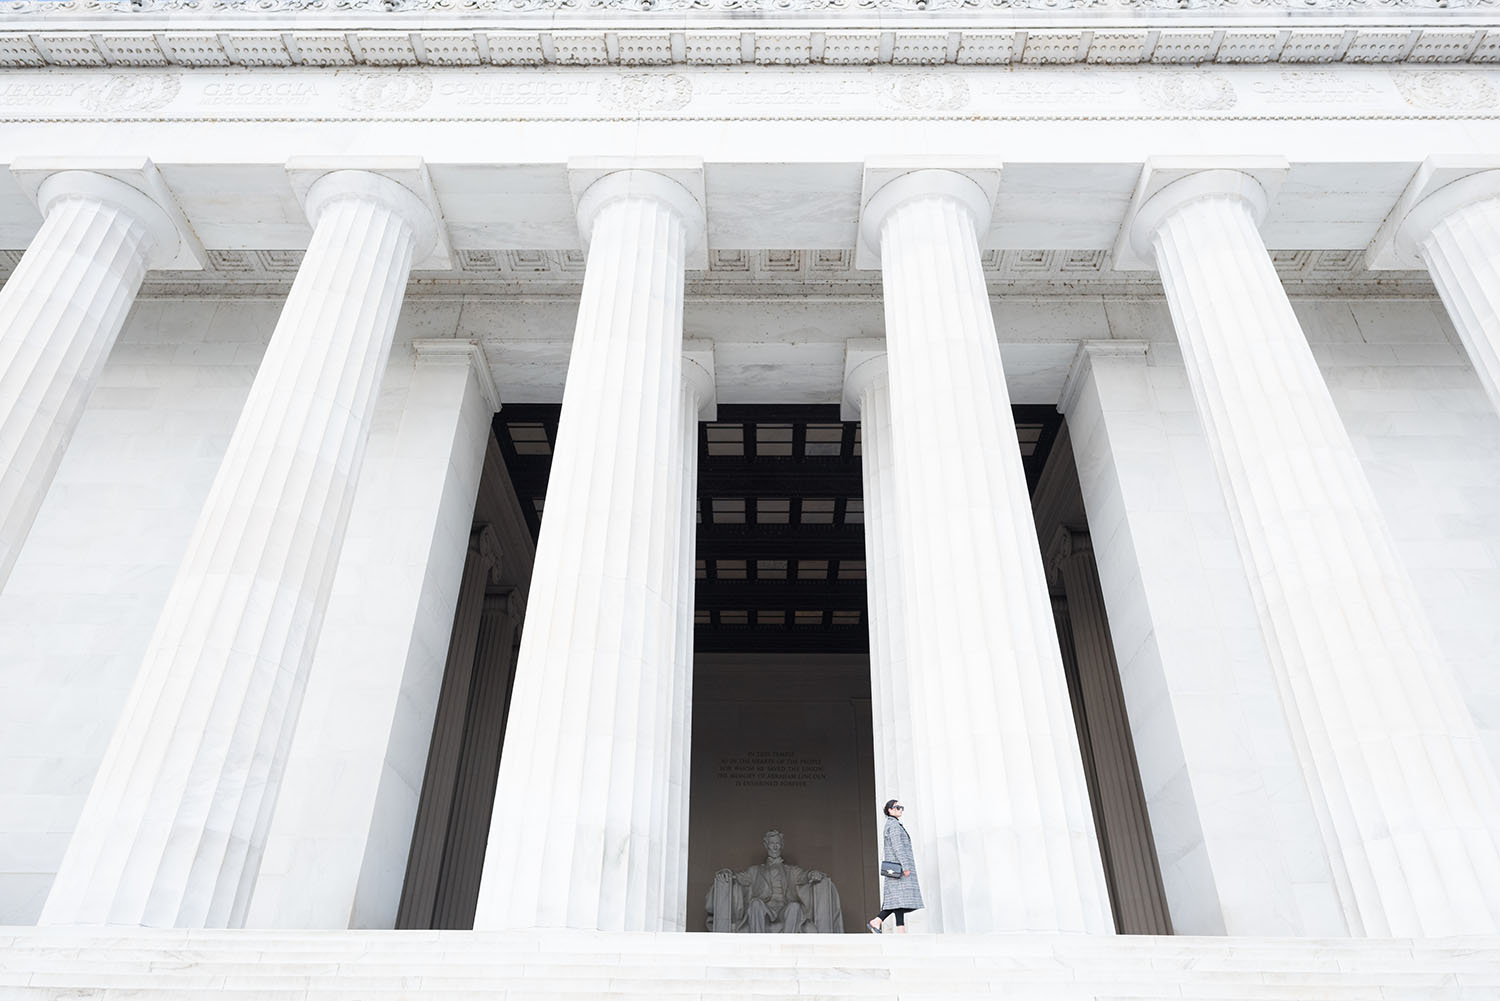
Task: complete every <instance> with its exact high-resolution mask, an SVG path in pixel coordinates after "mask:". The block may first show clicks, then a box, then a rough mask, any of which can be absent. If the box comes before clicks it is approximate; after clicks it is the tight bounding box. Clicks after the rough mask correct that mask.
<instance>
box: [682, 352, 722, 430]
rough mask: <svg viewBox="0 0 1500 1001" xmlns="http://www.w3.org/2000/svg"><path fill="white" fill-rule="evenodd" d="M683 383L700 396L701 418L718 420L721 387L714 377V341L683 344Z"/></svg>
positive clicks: (699, 413) (699, 411)
mask: <svg viewBox="0 0 1500 1001" xmlns="http://www.w3.org/2000/svg"><path fill="white" fill-rule="evenodd" d="M682 381H683V382H684V383H686V384H688V385H690V386H692V387H693V390H694V391H695V392H696V393H697V394H698V416H699V418H701V419H702V420H708V421H711V420H717V419H718V416H719V385H718V381H717V380H716V378H715V375H714V342H713V341H700V340H689V341H683V342H682Z"/></svg>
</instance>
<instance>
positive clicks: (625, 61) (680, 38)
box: [0, 0, 1500, 70]
mask: <svg viewBox="0 0 1500 1001" xmlns="http://www.w3.org/2000/svg"><path fill="white" fill-rule="evenodd" d="M90 2H94V3H97V0H90ZM164 2H165V0H146V8H145V9H147V10H155V9H158V8H153V7H152V6H151V4H152V3H155V4H157V5H160V4H162V3H164ZM295 2H299V0H262V6H263V7H270V8H271V13H272V14H275V12H276V10H277V7H276V5H278V4H284V3H285V4H290V3H295ZM344 2H345V3H347V4H348V7H347V8H341V9H346V10H352V11H357V12H359V11H364V12H368V11H369V8H368V7H366V6H363V0H344ZM397 2H400V0H397ZM439 2H440V0H439ZM486 2H488V0H486ZM514 2H515V3H516V4H518V5H519V6H520V8H521V9H520V10H519V11H518V12H516V13H515V15H514V16H511V13H510V12H509V10H507V16H506V17H505V18H504V22H505V23H506V24H507V25H510V27H506V28H504V29H500V28H487V27H475V26H474V24H473V21H474V20H475V19H473V18H470V19H465V18H462V17H455V18H446V17H434V16H429V17H424V18H423V19H422V21H423V26H422V27H415V26H414V25H412V24H410V23H405V24H403V23H401V22H400V21H392V22H390V23H385V22H381V21H379V19H377V18H372V17H371V16H369V15H368V13H366V14H365V16H363V17H362V18H361V19H360V21H361V23H359V24H349V23H343V24H341V23H338V22H337V21H324V22H314V21H308V20H306V19H304V18H302V17H300V16H299V15H297V14H295V13H282V14H281V15H280V16H269V15H266V16H260V8H257V16H255V17H251V16H248V15H241V16H235V15H231V14H228V13H225V14H222V15H216V16H214V17H213V18H212V19H210V18H209V17H208V16H207V15H206V14H205V13H203V11H204V8H198V7H184V8H182V10H183V11H184V13H182V14H181V15H179V16H173V17H171V18H166V17H162V16H155V17H153V16H152V15H150V14H122V13H119V12H117V11H116V10H115V8H114V7H104V6H103V5H99V7H98V9H97V10H95V11H94V13H96V14H99V15H101V16H100V17H96V18H94V19H93V20H92V21H91V22H90V23H89V24H88V26H87V27H86V28H85V27H82V26H80V25H79V23H78V22H79V21H80V20H81V19H80V18H74V19H73V20H71V21H70V20H68V19H66V18H61V17H59V16H58V15H56V14H54V13H53V12H52V11H51V10H50V8H53V7H68V6H70V5H69V4H68V3H57V4H53V3H48V4H38V3H34V2H33V0H10V2H8V3H0V28H6V29H11V30H0V68H4V67H8V68H26V67H30V68H35V67H69V68H72V67H80V68H98V67H162V66H182V67H228V66H234V67H242V68H245V69H255V70H266V69H277V68H286V67H339V66H369V67H377V66H378V67H391V66H394V67H399V66H484V65H494V66H549V65H550V66H666V65H692V66H724V65H763V66H800V65H810V66H812V65H826V66H863V65H870V66H874V65H881V64H890V65H897V66H936V65H943V64H957V65H969V66H1003V65H1010V64H1019V65H1069V64H1090V65H1114V66H1121V65H1164V66H1181V65H1196V64H1208V63H1217V64H1256V63H1261V64H1265V63H1272V64H1287V65H1308V64H1319V63H1322V64H1328V63H1349V64H1390V63H1414V64H1423V65H1431V64H1457V63H1497V62H1500V0H1466V2H1467V4H1468V5H1467V6H1465V5H1463V4H1460V3H1454V4H1453V5H1452V6H1451V7H1450V8H1448V9H1443V10H1440V9H1438V8H1437V7H1436V6H1435V4H1429V3H1427V0H1385V2H1381V3H1373V2H1366V0H1349V2H1350V6H1349V7H1348V8H1347V9H1348V10H1351V11H1353V10H1357V11H1360V12H1363V13H1365V14H1373V13H1384V14H1385V15H1386V17H1385V19H1384V21H1383V22H1381V21H1377V20H1376V19H1374V18H1371V17H1368V16H1364V17H1354V16H1342V17H1340V18H1338V19H1337V21H1336V22H1329V23H1317V22H1316V21H1314V22H1309V21H1304V20H1301V19H1297V18H1294V17H1293V15H1291V14H1287V15H1285V16H1284V17H1282V18H1281V19H1280V20H1279V21H1278V20H1276V19H1272V20H1270V21H1269V22H1268V23H1263V24H1257V25H1250V24H1245V23H1238V22H1235V21H1234V19H1233V18H1229V17H1218V18H1214V19H1209V20H1208V21H1205V22H1203V23H1200V24H1196V25H1195V24H1193V23H1192V21H1191V20H1190V19H1186V18H1181V19H1179V18H1174V19H1172V22H1171V24H1172V26H1165V25H1153V24H1151V23H1150V22H1151V21H1152V20H1153V19H1157V20H1159V19H1160V15H1157V16H1156V17H1155V18H1153V17H1152V16H1147V15H1137V16H1136V17H1133V18H1131V19H1130V20H1120V21H1118V22H1116V23H1110V20H1109V18H1107V17H1104V16H1103V14H1101V16H1099V17H1094V18H1091V19H1089V20H1088V21H1086V22H1084V23H1083V24H1072V25H1069V24H1067V23H1066V18H1065V17H1063V16H1059V15H1058V12H1059V11H1062V12H1064V13H1065V12H1066V11H1069V10H1098V11H1101V12H1104V13H1108V12H1110V11H1114V12H1115V14H1116V16H1117V17H1118V16H1119V15H1120V12H1121V11H1124V10H1144V11H1152V10H1155V9H1156V8H1155V7H1154V6H1152V5H1149V4H1142V5H1141V6H1139V7H1122V6H1117V5H1114V4H1109V5H1106V4H1100V5H1099V6H1097V7H1093V6H1087V5H1086V0H1079V3H1078V4H1077V5H1070V4H1069V2H1068V0H1057V2H1056V5H1055V6H1049V7H1048V8H1047V10H1048V11H1050V12H1051V16H1052V20H1050V21H1046V22H1042V21H1028V20H1027V19H1025V18H1007V20H1011V21H1013V22H1014V23H1019V24H1025V25H1027V26H1026V27H995V22H996V21H997V20H999V19H998V18H995V17H993V16H992V17H991V18H989V23H988V24H987V25H983V24H965V23H962V20H961V19H960V20H944V19H936V20H931V19H929V20H903V19H901V18H897V17H893V16H892V17H888V16H884V15H883V14H880V13H879V12H881V11H883V10H885V7H884V6H883V5H882V3H881V0H868V2H867V3H866V4H865V5H864V6H861V7H860V8H859V9H858V10H857V11H856V10H854V9H853V8H852V7H850V8H847V10H848V12H849V17H848V19H847V20H846V19H845V18H843V17H842V16H840V18H839V19H838V20H839V21H840V22H841V23H840V24H839V26H838V27H820V28H812V27H809V26H808V25H807V24H806V23H805V22H802V23H800V24H799V22H798V21H797V19H796V18H781V17H779V15H780V14H781V13H783V11H781V10H780V9H778V11H777V13H778V18H776V19H772V20H767V19H765V18H761V17H759V16H757V17H756V18H755V22H756V23H754V24H742V23H737V22H735V21H733V20H732V19H730V20H726V19H725V18H723V17H720V18H719V21H720V22H722V23H714V22H713V20H712V19H710V20H706V21H703V22H701V23H699V22H697V21H694V20H692V19H691V18H686V19H685V18H684V17H681V16H674V17H673V18H671V19H670V20H671V21H672V22H674V23H672V24H660V23H654V22H655V21H658V20H659V19H654V18H652V17H650V16H640V17H638V19H636V20H630V19H627V18H621V17H614V18H602V19H601V18H595V19H594V23H592V24H590V23H588V20H587V19H582V20H571V21H570V20H569V19H568V18H567V17H563V16H561V15H558V16H552V15H549V16H547V17H546V18H540V19H538V18H534V17H533V18H530V19H531V20H533V21H540V23H537V24H535V25H534V26H532V27H525V26H524V25H525V24H526V22H527V20H528V16H527V14H526V6H525V5H526V4H528V3H529V2H530V0H514ZM659 2H671V0H659ZM703 2H704V3H709V2H710V0H703ZM840 2H842V0H840ZM893 2H894V0H893ZM902 2H903V3H905V2H907V0H902ZM934 2H936V0H934ZM1021 2H1024V3H1030V2H1032V0H1021ZM1036 2H1037V3H1041V2H1042V0H1036ZM1192 2H1194V6H1193V7H1190V8H1189V9H1203V10H1208V11H1211V12H1217V11H1221V10H1224V9H1226V8H1227V7H1230V6H1235V5H1234V4H1228V3H1227V0H1226V7H1225V8H1221V7H1207V6H1205V5H1203V4H1201V3H1197V2H1196V0H1192ZM1240 2H1242V0H1236V4H1238V3H1240ZM1288 2H1290V0H1261V2H1258V3H1251V4H1250V7H1251V8H1252V9H1254V10H1260V11H1267V10H1277V9H1280V8H1281V7H1283V6H1285V4H1286V3H1288ZM1298 2H1299V3H1300V0H1298ZM1174 7H1175V5H1174ZM296 9H297V10H301V9H303V8H296ZM316 9H317V10H324V9H328V8H324V7H319V8H316ZM444 9H445V8H440V7H437V6H436V5H435V6H434V11H435V12H438V13H440V12H441V11H442V10H444ZM454 9H455V10H471V8H454ZM536 9H537V10H539V11H540V10H542V9H543V8H540V7H538V8H536ZM565 9H579V8H565ZM612 9H614V8H610V7H599V8H593V7H591V8H589V10H597V11H598V12H600V13H601V14H605V13H608V12H609V11H610V10H612ZM694 9H695V10H697V9H698V8H694ZM707 9H708V11H709V12H710V13H712V12H714V11H720V10H721V9H720V8H715V7H709V8H707ZM790 9H791V8H787V10H790ZM827 9H828V10H830V11H837V10H845V9H846V8H843V7H837V6H833V5H832V0H831V2H830V6H829V7H828V8H827ZM955 9H956V10H963V11H973V10H975V9H977V8H976V7H962V8H955ZM1007 9H1009V8H1007ZM235 10H237V11H243V10H244V8H235ZM472 10H473V11H474V12H475V13H480V12H483V11H485V10H496V8H493V7H485V8H481V7H475V8H472ZM722 10H730V8H723V9H722ZM1313 10H1315V11H1320V12H1321V11H1326V7H1325V6H1323V5H1320V6H1318V7H1316V8H1313ZM721 12H722V11H721ZM872 12H874V13H872ZM856 14H857V16H856ZM1392 14H1400V15H1401V16H1400V17H1392V16H1390V15H1392ZM972 16H973V15H972V14H971V15H970V17H972ZM1414 18H1415V20H1414ZM488 20H499V18H495V17H491V18H488ZM825 20H826V21H827V22H829V23H833V21H834V19H833V18H832V17H829V18H826V19H825ZM685 21H686V24H685ZM434 22H435V23H434ZM1392 22H1394V23H1392ZM377 23H378V26H377Z"/></svg>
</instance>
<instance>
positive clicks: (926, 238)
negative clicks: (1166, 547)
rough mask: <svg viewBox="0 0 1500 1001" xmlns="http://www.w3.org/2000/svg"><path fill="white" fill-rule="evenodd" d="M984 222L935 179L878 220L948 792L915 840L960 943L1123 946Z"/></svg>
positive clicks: (904, 191) (912, 536)
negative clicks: (1055, 936)
mask: <svg viewBox="0 0 1500 1001" xmlns="http://www.w3.org/2000/svg"><path fill="white" fill-rule="evenodd" d="M976 195H977V196H980V197H978V198H976V197H975V196H976ZM978 218H983V219H984V220H986V221H987V220H988V200H987V199H983V198H982V194H981V193H980V192H979V191H978V189H977V185H975V184H974V183H973V182H972V181H970V180H968V179H967V178H965V177H963V176H961V175H958V174H955V173H950V172H947V171H935V170H934V171H919V172H916V173H913V174H908V175H905V176H904V177H902V178H901V179H899V180H896V181H893V182H891V183H890V184H889V185H887V186H886V187H885V188H882V189H881V190H880V191H879V192H877V193H876V194H875V197H874V198H873V199H872V200H871V203H870V206H869V208H867V210H866V218H865V225H866V226H874V227H876V232H878V237H879V242H878V246H879V247H880V254H881V270H882V279H883V283H884V289H885V322H886V342H887V347H888V351H889V356H890V396H891V428H892V434H891V440H892V446H893V447H892V452H893V456H894V462H895V465H896V468H897V469H899V470H900V476H899V477H897V484H898V486H897V490H896V495H897V503H896V511H895V517H896V519H897V527H898V531H897V532H896V537H897V540H898V545H899V549H900V556H899V559H900V565H901V575H902V603H903V605H904V618H905V622H906V634H907V650H908V658H909V660H908V667H907V673H908V677H909V678H910V680H911V684H912V685H913V686H919V687H920V689H921V694H920V695H918V696H916V697H915V699H914V701H916V702H918V703H920V704H921V706H922V708H923V718H922V719H920V720H918V721H916V722H915V723H914V733H913V740H912V744H913V756H914V758H915V760H916V765H917V773H918V774H919V775H920V776H921V777H922V778H923V779H924V780H925V781H926V782H928V783H929V784H930V786H931V788H930V789H928V790H925V793H926V799H925V802H926V803H927V809H929V810H930V811H931V816H930V817H924V818H918V817H916V816H915V814H916V812H917V811H916V810H913V815H914V816H913V820H914V821H916V820H919V819H920V820H921V821H922V822H923V823H927V824H931V825H932V826H931V828H930V829H931V831H932V833H933V839H934V842H935V844H936V849H937V850H936V857H937V862H938V874H939V883H938V886H939V896H938V902H939V905H940V907H941V921H942V927H943V929H944V930H945V931H949V932H971V933H973V932H1000V931H1021V930H1025V931H1038V932H1041V931H1075V932H1081V931H1088V932H1108V931H1110V930H1111V929H1112V923H1111V920H1110V913H1109V902H1108V897H1107V893H1106V890H1105V884H1104V875H1103V870H1102V868H1101V865H1100V861H1099V850H1098V846H1097V844H1096V842H1095V835H1094V827H1093V818H1092V816H1091V814H1090V810H1089V803H1088V793H1087V788H1086V785H1085V781H1084V775H1083V768H1082V763H1081V761H1080V758H1079V750H1078V740H1077V737H1076V734H1075V732H1074V728H1073V722H1072V710H1071V707H1070V705H1069V701H1068V693H1067V687H1066V679H1065V677H1064V675H1063V667H1062V661H1061V657H1060V655H1059V653H1058V646H1057V632H1056V628H1055V626H1054V624H1053V618H1052V606H1051V601H1050V598H1049V597H1048V593H1047V585H1046V580H1045V577H1044V575H1043V572H1042V562H1041V555H1040V552H1039V551H1038V548H1037V541H1036V529H1035V527H1034V526H1033V522H1032V517H1031V504H1030V500H1029V497H1028V493H1027V487H1026V479H1025V474H1024V472H1023V469H1022V466H1021V456H1020V450H1019V449H1018V448H1017V444H1016V433H1015V423H1014V419H1013V417H1012V414H1011V408H1010V397H1009V393H1008V391H1007V388H1006V384H1005V372H1004V370H1003V368H1002V366H1001V361H1000V350H999V346H998V343H997V341H996V337H995V325H994V318H993V316H992V315H991V313H990V304H989V295H988V293H987V291H986V289H985V283H984V275H983V272H982V270H981V268H980V263H979V240H978V235H977V232H978V231H977V222H976V219H978ZM902 795H903V796H906V797H907V798H908V799H911V798H913V793H911V792H910V791H908V792H905V793H903V794H902ZM917 795H921V793H918V794H917ZM917 861H918V864H919V865H920V864H921V863H922V860H921V859H920V858H919V859H918V860H917Z"/></svg>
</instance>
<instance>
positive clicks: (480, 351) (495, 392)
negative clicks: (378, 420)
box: [411, 337, 501, 413]
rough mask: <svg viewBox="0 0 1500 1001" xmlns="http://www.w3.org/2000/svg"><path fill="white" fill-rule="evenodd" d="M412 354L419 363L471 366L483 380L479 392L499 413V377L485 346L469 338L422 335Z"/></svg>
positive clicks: (480, 382)
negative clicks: (492, 366)
mask: <svg viewBox="0 0 1500 1001" xmlns="http://www.w3.org/2000/svg"><path fill="white" fill-rule="evenodd" d="M411 351H412V354H414V355H416V358H417V364H418V365H468V366H469V367H470V368H472V369H473V370H474V378H475V379H476V380H478V382H479V391H480V392H481V393H483V394H484V402H485V403H486V404H487V405H488V406H489V408H490V412H491V413H499V412H500V407H501V401H500V390H499V389H497V388H496V387H495V377H494V374H493V373H492V372H491V371H490V360H489V358H488V357H487V356H486V355H485V353H484V345H483V344H481V343H480V342H479V341H476V340H471V339H469V338H457V337H420V338H417V339H416V340H414V341H412V342H411Z"/></svg>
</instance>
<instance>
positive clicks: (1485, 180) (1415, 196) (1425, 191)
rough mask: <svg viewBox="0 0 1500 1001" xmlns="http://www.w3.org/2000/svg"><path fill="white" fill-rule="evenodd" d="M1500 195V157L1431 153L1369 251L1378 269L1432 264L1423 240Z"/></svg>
mask: <svg viewBox="0 0 1500 1001" xmlns="http://www.w3.org/2000/svg"><path fill="white" fill-rule="evenodd" d="M1491 198H1500V157H1496V156H1429V157H1428V158H1427V159H1426V160H1423V161H1422V165H1421V166H1420V167H1418V168H1417V172H1416V173H1415V174H1414V175H1412V179H1411V182H1410V183H1409V184H1407V186H1406V190H1405V191H1403V192H1402V193H1401V197H1400V198H1399V199H1397V201H1396V205H1395V207H1394V208H1392V209H1391V212H1390V214H1389V215H1387V216H1386V217H1385V222H1384V223H1382V224H1381V226H1380V230H1379V232H1377V233H1376V234H1375V239H1374V240H1372V241H1371V242H1370V247H1369V249H1368V250H1367V251H1366V252H1365V264H1366V266H1368V267H1369V268H1370V270H1372V271H1393V270H1400V271H1415V270H1420V269H1422V268H1425V267H1426V262H1425V261H1424V260H1423V259H1422V244H1423V243H1425V242H1426V241H1427V238H1428V237H1429V236H1431V235H1432V231H1433V230H1434V229H1435V228H1437V226H1438V224H1439V223H1441V222H1442V221H1443V220H1445V219H1447V218H1448V217H1449V216H1451V215H1453V214H1454V213H1455V212H1458V211H1459V210H1460V209H1465V208H1468V207H1469V206H1470V205H1473V204H1475V203H1476V202H1482V201H1488V200H1489V199H1491Z"/></svg>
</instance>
